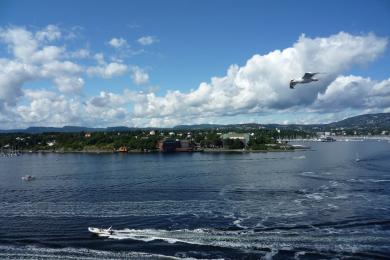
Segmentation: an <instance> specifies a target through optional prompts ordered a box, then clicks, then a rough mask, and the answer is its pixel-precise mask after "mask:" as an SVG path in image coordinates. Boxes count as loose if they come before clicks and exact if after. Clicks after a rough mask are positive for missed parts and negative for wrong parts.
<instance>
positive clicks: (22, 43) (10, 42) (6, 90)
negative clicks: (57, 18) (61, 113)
mask: <svg viewBox="0 0 390 260" xmlns="http://www.w3.org/2000/svg"><path fill="white" fill-rule="evenodd" d="M60 38H61V32H60V30H59V28H58V27H56V26H53V25H49V26H47V27H46V28H45V29H43V30H40V31H38V32H36V33H35V34H34V33H32V32H30V31H28V30H27V29H25V28H23V27H8V28H0V41H2V42H4V43H5V44H6V45H7V46H8V49H9V50H10V52H11V53H12V56H13V57H11V58H10V59H1V63H2V65H3V66H1V67H0V82H1V83H0V84H1V86H0V93H2V94H0V95H1V96H2V97H0V99H3V100H5V101H3V103H7V104H8V105H15V104H16V101H17V99H18V97H20V96H22V95H23V92H22V91H21V88H22V86H23V84H25V83H27V82H32V81H37V80H51V81H52V82H54V83H55V85H56V86H57V87H58V90H59V91H61V92H67V93H69V92H72V91H75V93H80V90H81V88H82V86H83V84H84V81H83V79H82V78H81V74H82V73H83V68H82V67H81V66H79V65H77V64H75V63H73V62H71V61H68V60H63V58H64V57H69V56H70V55H69V54H68V53H67V52H66V49H65V47H62V46H55V45H47V43H48V42H50V41H53V40H57V39H60ZM0 103H1V101H0Z"/></svg>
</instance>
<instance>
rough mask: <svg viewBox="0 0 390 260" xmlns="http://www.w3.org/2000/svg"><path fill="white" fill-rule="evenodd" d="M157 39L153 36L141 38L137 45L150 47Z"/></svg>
mask: <svg viewBox="0 0 390 260" xmlns="http://www.w3.org/2000/svg"><path fill="white" fill-rule="evenodd" d="M157 41H158V39H157V38H156V37H154V36H143V37H141V38H139V39H138V43H139V44H141V45H152V44H153V43H155V42H157Z"/></svg>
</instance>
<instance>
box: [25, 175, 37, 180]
mask: <svg viewBox="0 0 390 260" xmlns="http://www.w3.org/2000/svg"><path fill="white" fill-rule="evenodd" d="M22 180H24V181H32V180H35V177H34V176H32V175H25V176H23V177H22Z"/></svg>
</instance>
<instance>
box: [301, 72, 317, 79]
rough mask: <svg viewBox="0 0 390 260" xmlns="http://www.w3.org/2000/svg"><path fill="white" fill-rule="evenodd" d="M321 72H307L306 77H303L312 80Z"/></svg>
mask: <svg viewBox="0 0 390 260" xmlns="http://www.w3.org/2000/svg"><path fill="white" fill-rule="evenodd" d="M318 73H319V72H314V73H312V72H306V73H305V75H303V77H302V78H303V79H311V78H312V77H313V76H314V75H316V74H318Z"/></svg>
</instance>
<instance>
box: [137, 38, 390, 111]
mask: <svg viewBox="0 0 390 260" xmlns="http://www.w3.org/2000/svg"><path fill="white" fill-rule="evenodd" d="M386 45H387V39H384V38H379V37H377V36H375V35H373V34H368V35H360V36H353V35H350V34H347V33H344V32H341V33H338V34H335V35H332V36H330V37H327V38H307V37H305V36H304V35H303V36H301V37H300V38H299V40H298V41H297V42H296V43H295V44H294V45H293V46H292V47H290V48H286V49H284V50H276V51H273V52H270V53H268V54H265V55H254V56H253V57H252V58H250V59H249V60H248V61H247V62H246V64H245V65H244V66H242V67H239V66H237V65H232V66H230V68H229V69H228V71H227V74H226V76H224V77H213V78H212V79H211V81H210V82H209V83H201V84H200V85H199V87H198V88H197V89H196V90H193V91H190V92H188V93H183V92H180V91H169V92H168V93H167V94H166V95H165V96H161V97H159V96H156V95H155V94H153V93H148V94H139V93H135V94H134V95H137V98H136V99H134V113H135V115H136V116H138V117H151V118H152V117H168V116H172V115H175V116H178V117H180V116H181V117H185V116H188V115H203V116H208V117H211V116H227V115H229V116H231V115H237V114H251V113H263V112H270V111H277V110H281V109H284V110H287V109H289V110H290V111H291V110H299V109H307V108H310V106H312V104H313V103H314V102H315V101H316V99H317V96H318V93H322V92H324V91H326V89H327V86H328V85H329V84H330V83H331V82H332V81H333V80H335V79H336V77H337V75H338V74H340V73H342V72H343V71H345V70H347V69H349V68H351V67H352V66H354V65H359V64H366V63H368V62H370V61H373V60H375V59H376V57H378V56H379V55H380V54H381V53H383V51H384V50H385V47H386ZM305 71H320V72H326V74H323V75H321V80H320V81H319V82H316V83H313V84H310V86H306V85H302V86H300V87H299V88H297V89H295V90H290V89H289V88H288V82H289V80H290V79H292V78H297V77H301V76H302V75H303V73H304V72H305Z"/></svg>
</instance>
